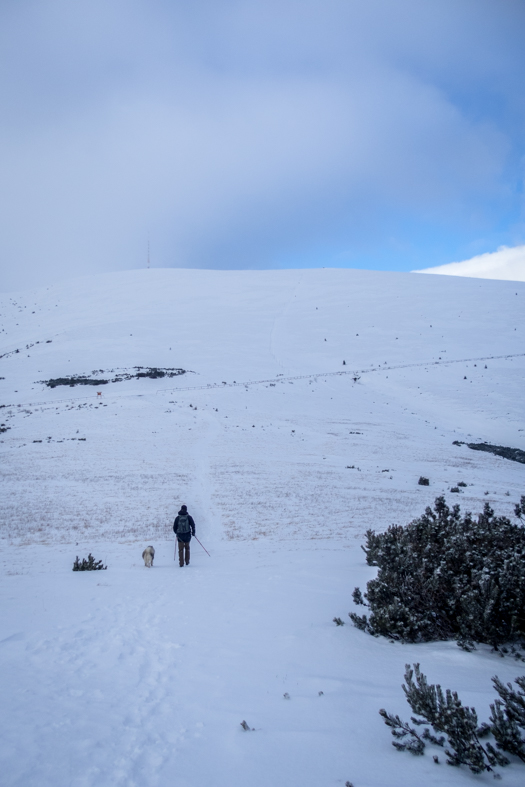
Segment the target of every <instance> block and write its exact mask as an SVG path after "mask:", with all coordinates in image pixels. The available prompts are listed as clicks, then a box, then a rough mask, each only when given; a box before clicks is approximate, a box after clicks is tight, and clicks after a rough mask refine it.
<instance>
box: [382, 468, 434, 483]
mask: <svg viewBox="0 0 525 787" xmlns="http://www.w3.org/2000/svg"><path fill="white" fill-rule="evenodd" d="M384 472H386V471H384ZM418 484H419V486H430V481H429V480H428V478H425V477H424V476H422V475H420V476H419V481H418Z"/></svg>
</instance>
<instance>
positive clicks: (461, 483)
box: [458, 481, 466, 486]
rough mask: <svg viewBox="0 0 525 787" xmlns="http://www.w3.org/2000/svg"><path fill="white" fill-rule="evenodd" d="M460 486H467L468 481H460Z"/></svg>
mask: <svg viewBox="0 0 525 787" xmlns="http://www.w3.org/2000/svg"><path fill="white" fill-rule="evenodd" d="M458 486H466V483H465V482H464V481H458Z"/></svg>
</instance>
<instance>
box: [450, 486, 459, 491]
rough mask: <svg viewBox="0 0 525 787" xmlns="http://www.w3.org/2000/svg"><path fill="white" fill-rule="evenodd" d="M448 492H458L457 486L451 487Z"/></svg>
mask: <svg viewBox="0 0 525 787" xmlns="http://www.w3.org/2000/svg"><path fill="white" fill-rule="evenodd" d="M450 491H451V492H459V486H453V487H452V488H451V490H450Z"/></svg>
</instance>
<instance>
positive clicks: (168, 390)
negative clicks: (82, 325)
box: [3, 353, 525, 407]
mask: <svg viewBox="0 0 525 787" xmlns="http://www.w3.org/2000/svg"><path fill="white" fill-rule="evenodd" d="M524 356H525V353H511V354H509V355H485V356H482V357H479V358H457V359H455V360H452V361H423V362H421V363H405V364H399V365H398V366H376V367H373V368H371V369H361V370H359V371H350V370H348V371H344V372H342V371H341V372H320V373H317V374H299V375H296V376H294V377H271V378H269V379H268V380H249V381H248V382H245V383H237V382H235V383H207V384H206V385H194V386H191V387H189V388H160V389H159V390H157V391H155V394H156V395H158V394H163V393H184V391H211V390H214V389H221V388H241V387H247V386H248V385H262V384H264V383H283V382H287V381H288V380H290V381H292V380H314V379H315V378H317V377H340V376H342V375H353V376H355V375H356V374H369V373H370V372H388V371H395V370H396V369H411V368H415V367H419V366H443V365H447V364H448V365H450V364H453V363H466V362H467V361H468V362H471V361H497V360H501V359H506V358H521V357H524ZM94 387H95V386H94ZM148 395H153V394H147V393H123V394H116V393H111V394H108V396H107V398H108V399H109V398H110V397H111V398H112V399H123V398H126V397H140V396H148ZM89 399H98V396H97V395H96V394H95V395H91V396H77V397H69V398H68V399H47V400H46V401H41V402H19V403H17V404H5V405H3V406H4V407H40V406H49V405H54V404H64V403H65V402H85V401H86V400H89ZM99 401H100V400H99Z"/></svg>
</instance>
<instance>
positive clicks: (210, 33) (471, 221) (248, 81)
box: [0, 0, 525, 289]
mask: <svg viewBox="0 0 525 787" xmlns="http://www.w3.org/2000/svg"><path fill="white" fill-rule="evenodd" d="M524 32H525V7H524V6H523V4H522V3H519V2H512V1H510V2H506V3H505V4H501V3H498V2H488V1H487V0H476V2H474V0H473V1H472V2H468V1H465V2H459V3H457V2H447V1H445V0H436V2H429V3H420V2H415V1H411V2H408V1H407V0H400V2H395V3H394V2H384V1H383V2H377V1H374V0H372V1H371V2H366V3H365V2H340V1H339V0H334V2H331V3H329V4H327V3H322V2H318V1H317V0H316V1H315V2H311V1H309V0H302V2H295V1H294V0H282V1H281V2H278V3H277V2H272V1H270V2H267V3H264V4H261V3H255V2H247V1H246V0H245V1H244V2H223V3H219V4H218V3H211V2H204V1H203V0H195V2H193V3H189V2H188V3H186V2H179V3H167V2H155V1H153V2H148V3H146V2H142V0H135V2H109V3H108V2H105V3H103V2H99V1H98V0H92V1H91V2H89V3H87V2H82V1H80V2H76V3H74V4H72V3H69V2H65V0H63V1H61V2H58V1H56V2H53V1H52V0H51V2H47V3H39V2H25V0H21V2H18V3H5V4H3V5H2V7H1V8H0V51H1V52H2V55H1V59H2V61H3V62H2V66H3V67H2V73H3V75H4V76H3V77H2V80H1V83H0V97H1V101H2V106H3V112H2V119H1V123H0V145H1V154H0V156H1V171H2V178H1V190H0V200H1V202H0V208H1V210H0V230H1V234H2V238H3V243H2V254H1V269H2V281H1V284H0V286H1V287H2V289H12V288H19V287H23V286H33V285H39V284H43V283H45V282H47V281H51V280H53V279H56V278H60V277H63V276H69V275H78V274H85V273H89V272H91V271H93V272H97V271H103V270H119V269H125V268H133V267H141V266H144V265H145V264H146V249H147V239H148V236H149V238H150V239H151V258H152V264H153V265H155V266H161V267H164V266H177V267H206V268H257V267H288V266H290V265H293V266H299V267H300V266H310V265H318V266H321V265H326V266H330V265H331V266H351V267H367V266H368V267H381V264H380V262H379V263H378V261H380V260H381V259H382V258H384V259H385V260H386V262H385V263H384V265H383V267H388V265H389V262H388V261H389V260H391V264H393V265H394V266H395V265H397V267H398V268H399V269H405V270H410V269H412V268H414V267H425V266H426V265H428V264H432V265H433V264H438V263H440V262H448V261H449V259H450V258H452V259H454V257H455V258H456V259H457V258H458V256H459V254H461V255H462V256H464V257H466V256H470V255H472V254H476V253H479V252H484V251H486V250H487V245H488V246H490V245H491V244H492V246H493V247H494V248H495V247H497V246H499V245H501V243H507V244H509V245H513V244H517V243H519V242H523V239H524V238H525V222H524V218H523V205H522V199H523V198H522V195H520V194H519V188H518V186H519V182H520V181H521V182H522V181H523V172H522V169H521V170H520V169H519V167H520V156H522V155H523V138H522V134H523V127H524V122H525V100H524V98H523V91H522V84H523V82H522V80H523V75H524V70H525V69H524V56H523V52H522V50H523V47H522V40H523V33H524ZM521 167H522V164H521ZM520 211H521V213H520ZM414 239H415V240H414ZM447 254H448V255H451V254H452V255H453V256H452V257H450V256H448V258H447V256H446V255H447ZM389 255H390V256H389ZM422 255H424V256H423V257H422Z"/></svg>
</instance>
